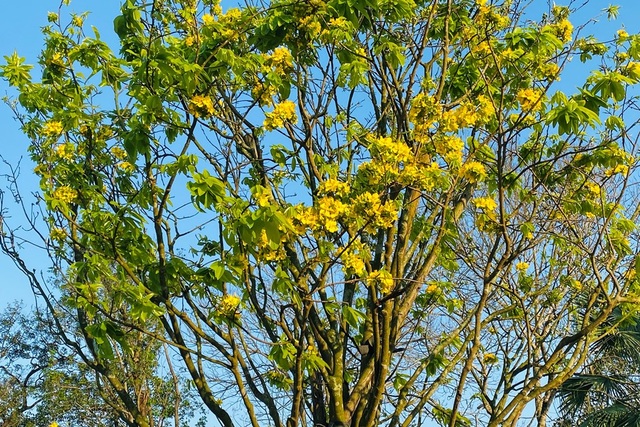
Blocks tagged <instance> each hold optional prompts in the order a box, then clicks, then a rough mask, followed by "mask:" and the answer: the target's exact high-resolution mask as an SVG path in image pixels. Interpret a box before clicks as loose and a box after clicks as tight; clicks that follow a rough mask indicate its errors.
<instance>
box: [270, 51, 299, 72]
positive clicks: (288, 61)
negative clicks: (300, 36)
mask: <svg viewBox="0 0 640 427" xmlns="http://www.w3.org/2000/svg"><path fill="white" fill-rule="evenodd" d="M266 62H267V64H268V65H271V66H273V67H274V68H275V69H276V71H278V72H280V73H289V72H291V70H293V56H291V52H290V51H289V49H287V48H286V47H277V48H275V49H274V50H273V53H272V54H271V55H270V56H269V58H268V59H267V61H266Z"/></svg>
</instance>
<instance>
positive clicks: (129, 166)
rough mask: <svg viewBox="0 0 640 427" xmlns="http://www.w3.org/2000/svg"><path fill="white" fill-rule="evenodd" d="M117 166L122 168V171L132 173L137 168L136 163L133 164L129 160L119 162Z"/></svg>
mask: <svg viewBox="0 0 640 427" xmlns="http://www.w3.org/2000/svg"><path fill="white" fill-rule="evenodd" d="M116 167H117V168H118V169H120V170H121V171H123V172H126V173H132V172H135V170H136V167H135V165H133V164H131V163H129V162H119V163H118V164H117V165H116Z"/></svg>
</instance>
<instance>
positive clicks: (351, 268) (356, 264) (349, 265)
mask: <svg viewBox="0 0 640 427" xmlns="http://www.w3.org/2000/svg"><path fill="white" fill-rule="evenodd" d="M340 258H342V263H343V270H344V271H345V273H347V274H349V273H353V274H356V275H358V276H362V275H364V273H365V271H366V270H365V264H364V260H363V259H362V257H361V256H360V255H358V254H356V253H354V252H353V251H350V250H348V251H344V252H343V253H342V255H341V256H340Z"/></svg>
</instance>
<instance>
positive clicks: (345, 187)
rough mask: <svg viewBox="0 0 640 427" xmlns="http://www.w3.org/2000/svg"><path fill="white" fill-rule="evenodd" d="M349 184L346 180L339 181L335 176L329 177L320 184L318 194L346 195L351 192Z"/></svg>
mask: <svg viewBox="0 0 640 427" xmlns="http://www.w3.org/2000/svg"><path fill="white" fill-rule="evenodd" d="M349 191H350V189H349V184H347V183H346V182H342V181H338V180H337V179H334V178H329V179H327V180H326V181H324V182H322V183H321V184H320V187H319V188H318V194H320V195H335V196H338V197H344V196H346V195H348V194H349Z"/></svg>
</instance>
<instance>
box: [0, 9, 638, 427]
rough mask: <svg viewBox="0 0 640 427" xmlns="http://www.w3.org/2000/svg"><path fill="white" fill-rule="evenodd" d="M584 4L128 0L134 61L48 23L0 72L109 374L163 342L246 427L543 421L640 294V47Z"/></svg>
mask: <svg viewBox="0 0 640 427" xmlns="http://www.w3.org/2000/svg"><path fill="white" fill-rule="evenodd" d="M585 7H589V6H588V5H587V6H585ZM573 12H575V7H574V6H573V5H570V6H568V7H564V6H553V7H551V6H549V7H548V8H546V9H545V10H544V11H543V10H534V11H530V14H528V15H526V16H525V14H524V13H525V8H524V4H523V3H522V2H519V1H489V2H487V1H482V0H478V1H470V0H460V1H455V2H454V1H452V0H426V1H414V0H395V1H391V2H376V1H371V0H362V1H358V2H350V1H345V0H329V1H328V2H325V1H323V0H308V1H297V2H289V1H286V0H274V1H272V2H270V3H265V4H261V3H256V4H248V5H246V6H243V7H241V8H228V9H226V10H224V11H223V10H222V8H221V6H220V5H219V4H218V3H216V2H215V1H212V0H202V1H196V0H155V1H153V2H140V1H135V0H126V1H125V2H124V4H123V6H122V14H121V15H120V16H118V17H116V18H115V20H114V29H115V32H116V33H117V35H118V36H119V38H120V51H119V53H116V52H113V51H112V50H111V48H110V47H109V46H108V45H107V44H105V43H104V42H103V41H102V40H101V39H100V34H99V33H98V31H97V29H93V34H86V33H85V29H84V27H83V16H81V15H73V16H71V17H70V18H66V17H64V16H63V15H61V14H56V13H52V14H50V16H49V21H50V25H49V26H47V27H45V29H44V35H45V47H44V50H43V51H42V54H41V57H40V67H41V68H42V80H41V81H37V80H36V79H34V78H32V77H31V74H30V71H31V67H30V66H28V65H25V64H24V60H23V59H22V58H20V57H19V56H18V55H17V54H14V55H12V56H8V57H7V58H6V64H5V65H3V66H2V68H1V71H2V75H3V76H4V78H5V79H7V80H8V81H9V83H10V84H11V85H12V86H14V87H15V88H16V89H17V91H18V92H19V96H18V98H17V100H16V101H15V102H14V103H12V104H11V105H12V106H13V108H14V111H15V114H16V116H17V117H18V119H19V120H20V121H21V123H22V127H23V130H24V132H25V134H26V135H27V136H28V137H29V139H30V141H31V144H30V147H29V152H30V154H31V158H32V160H33V161H34V162H35V163H36V168H35V172H36V174H37V175H38V176H39V177H40V183H41V193H40V196H39V197H40V203H39V205H38V207H40V208H41V209H42V211H41V214H42V218H43V219H44V221H43V222H44V224H45V225H46V227H48V231H45V232H42V234H41V236H42V238H43V241H44V244H45V245H46V247H47V248H48V249H49V251H50V254H51V257H52V259H53V261H54V265H55V266H56V270H55V272H56V275H57V277H58V280H59V282H58V283H59V286H58V287H57V289H59V292H60V293H61V295H62V299H61V300H60V304H61V306H62V307H66V308H67V310H74V313H75V314H74V317H75V320H76V322H77V324H78V325H79V329H80V331H81V332H82V335H83V336H84V339H85V341H86V345H87V347H88V348H89V349H90V350H91V360H92V361H93V362H92V363H93V369H98V367H100V366H103V365H105V364H107V363H109V362H108V361H109V360H112V358H113V355H114V349H113V348H114V345H118V344H119V340H121V339H122V337H123V336H127V335H128V334H130V333H132V331H139V332H140V333H141V334H143V335H144V336H145V337H149V338H150V339H153V340H157V341H158V342H167V343H169V344H170V345H171V346H173V348H175V349H176V351H177V352H178V355H179V359H180V360H181V363H182V365H183V366H184V368H185V369H186V371H187V372H188V376H189V381H190V382H191V383H192V384H193V386H194V387H195V389H196V390H197V392H198V394H199V396H200V398H201V400H202V402H203V403H204V404H205V405H206V407H207V408H208V410H209V411H210V412H211V414H212V415H213V416H214V417H215V418H216V419H217V420H218V421H219V423H220V424H221V425H224V426H233V425H252V426H260V425H274V426H278V427H280V426H285V425H286V426H287V427H293V426H303V425H308V426H312V425H313V426H353V427H356V426H358V427H360V426H377V425H388V426H400V425H402V426H408V425H430V424H432V423H433V421H432V420H435V421H437V422H438V423H439V424H441V425H445V426H450V427H453V426H467V425H487V426H498V425H505V426H512V425H516V424H517V423H518V422H525V421H526V420H525V419H524V418H525V415H524V414H525V410H526V408H533V409H532V410H531V411H530V412H532V413H533V414H534V415H533V416H534V419H533V421H532V422H537V423H538V425H545V424H546V422H547V420H548V419H549V418H550V417H552V415H553V414H551V413H550V408H551V404H552V402H553V400H554V398H555V394H556V392H557V390H558V389H559V387H561V386H562V385H563V384H564V383H566V381H568V380H569V379H570V378H571V377H572V376H573V375H574V374H575V373H576V372H578V371H579V370H580V369H581V367H582V366H583V365H584V364H585V361H586V360H587V358H588V354H589V349H590V347H591V345H592V343H594V342H596V341H598V340H599V339H601V338H602V337H603V336H605V335H607V334H608V333H609V331H610V329H611V328H609V327H607V325H608V323H607V322H608V319H610V317H611V315H612V313H614V312H615V311H616V310H620V312H621V313H622V317H625V318H626V317H627V316H631V315H633V314H634V312H635V310H636V308H635V307H636V306H637V302H638V279H637V278H636V273H637V270H638V268H640V266H639V264H638V262H637V259H638V258H637V254H638V248H637V243H632V242H637V241H638V240H637V239H633V237H635V236H636V235H635V233H636V232H637V229H636V221H637V217H638V212H639V211H638V209H637V200H638V199H637V193H636V191H637V190H636V184H637V174H636V172H635V168H636V154H637V148H638V147H637V144H636V142H637V140H636V139H635V137H633V135H634V134H633V131H634V126H635V123H636V120H635V118H636V117H637V105H636V102H635V100H636V98H635V95H634V90H635V87H636V85H637V83H638V82H639V81H640V62H638V61H640V49H639V46H640V38H639V37H638V36H636V35H629V34H627V33H626V32H625V31H623V30H621V31H619V32H618V33H617V34H616V35H615V37H614V38H613V39H612V40H611V41H609V42H600V41H598V40H597V39H596V38H595V37H593V36H584V35H583V33H584V34H586V33H587V30H588V26H586V25H585V26H580V27H578V28H574V26H573V24H572V23H571V22H570V20H569V17H570V15H571V13H573ZM608 12H609V14H610V15H614V14H615V12H616V9H615V8H613V7H611V8H610V9H609V11H608ZM534 16H539V18H538V19H534ZM574 57H576V58H578V59H580V61H582V62H583V63H585V64H587V65H584V66H585V67H587V66H589V67H590V66H591V65H592V64H598V65H597V66H594V68H597V69H595V70H594V71H592V72H591V74H590V75H589V77H588V78H587V79H586V81H585V82H584V83H583V84H581V85H580V86H579V87H578V88H577V90H576V92H575V93H564V92H562V91H560V90H558V85H557V83H556V82H557V80H558V79H559V78H560V76H561V75H562V73H563V71H565V70H566V69H567V67H569V60H570V59H572V58H574ZM27 212H28V210H27ZM32 225H33V226H34V227H38V226H40V227H41V226H42V225H43V224H38V223H37V221H34V222H33V224H32ZM4 232H5V234H4V235H3V236H4V242H5V243H4V248H5V252H9V253H10V255H11V256H13V258H14V259H15V260H16V261H17V262H18V264H20V265H23V266H26V265H27V261H28V260H25V258H24V256H23V255H21V254H20V252H19V250H18V248H16V247H15V246H12V244H11V242H12V239H15V238H16V232H14V231H12V228H11V225H10V224H6V220H5V226H4ZM27 238H28V237H27ZM13 241H15V240H13ZM23 271H24V272H25V273H26V274H29V272H30V271H31V270H30V269H29V268H24V269H23ZM39 286H40V287H38V289H44V288H43V285H42V284H40V285H39ZM41 293H42V294H43V295H42V297H43V298H45V299H47V300H49V301H50V300H52V299H53V298H54V296H55V294H48V293H46V292H41ZM114 304H115V306H116V307H119V306H120V304H122V306H124V307H126V311H125V312H119V314H118V315H117V316H115V315H114V314H113V310H114V308H113V307H114ZM49 307H50V309H51V310H52V312H53V313H54V314H55V306H54V305H53V304H50V306H49ZM156 320H157V322H159V324H160V325H161V328H160V329H155V326H153V327H151V328H150V327H149V325H156V324H157V323H155V321H156ZM123 351H126V350H124V349H123ZM90 366H91V365H90ZM98 370H99V369H98ZM112 386H113V387H114V389H115V391H116V394H117V396H116V398H117V399H120V400H121V401H122V402H123V403H124V404H125V406H126V405H127V403H126V402H127V393H124V392H121V391H123V390H122V389H119V388H118V386H117V384H116V383H112ZM134 406H135V405H134ZM129 422H130V425H132V426H147V425H148V421H147V420H146V419H145V417H142V416H137V415H134V416H133V417H132V419H131V420H130V421H129Z"/></svg>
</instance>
